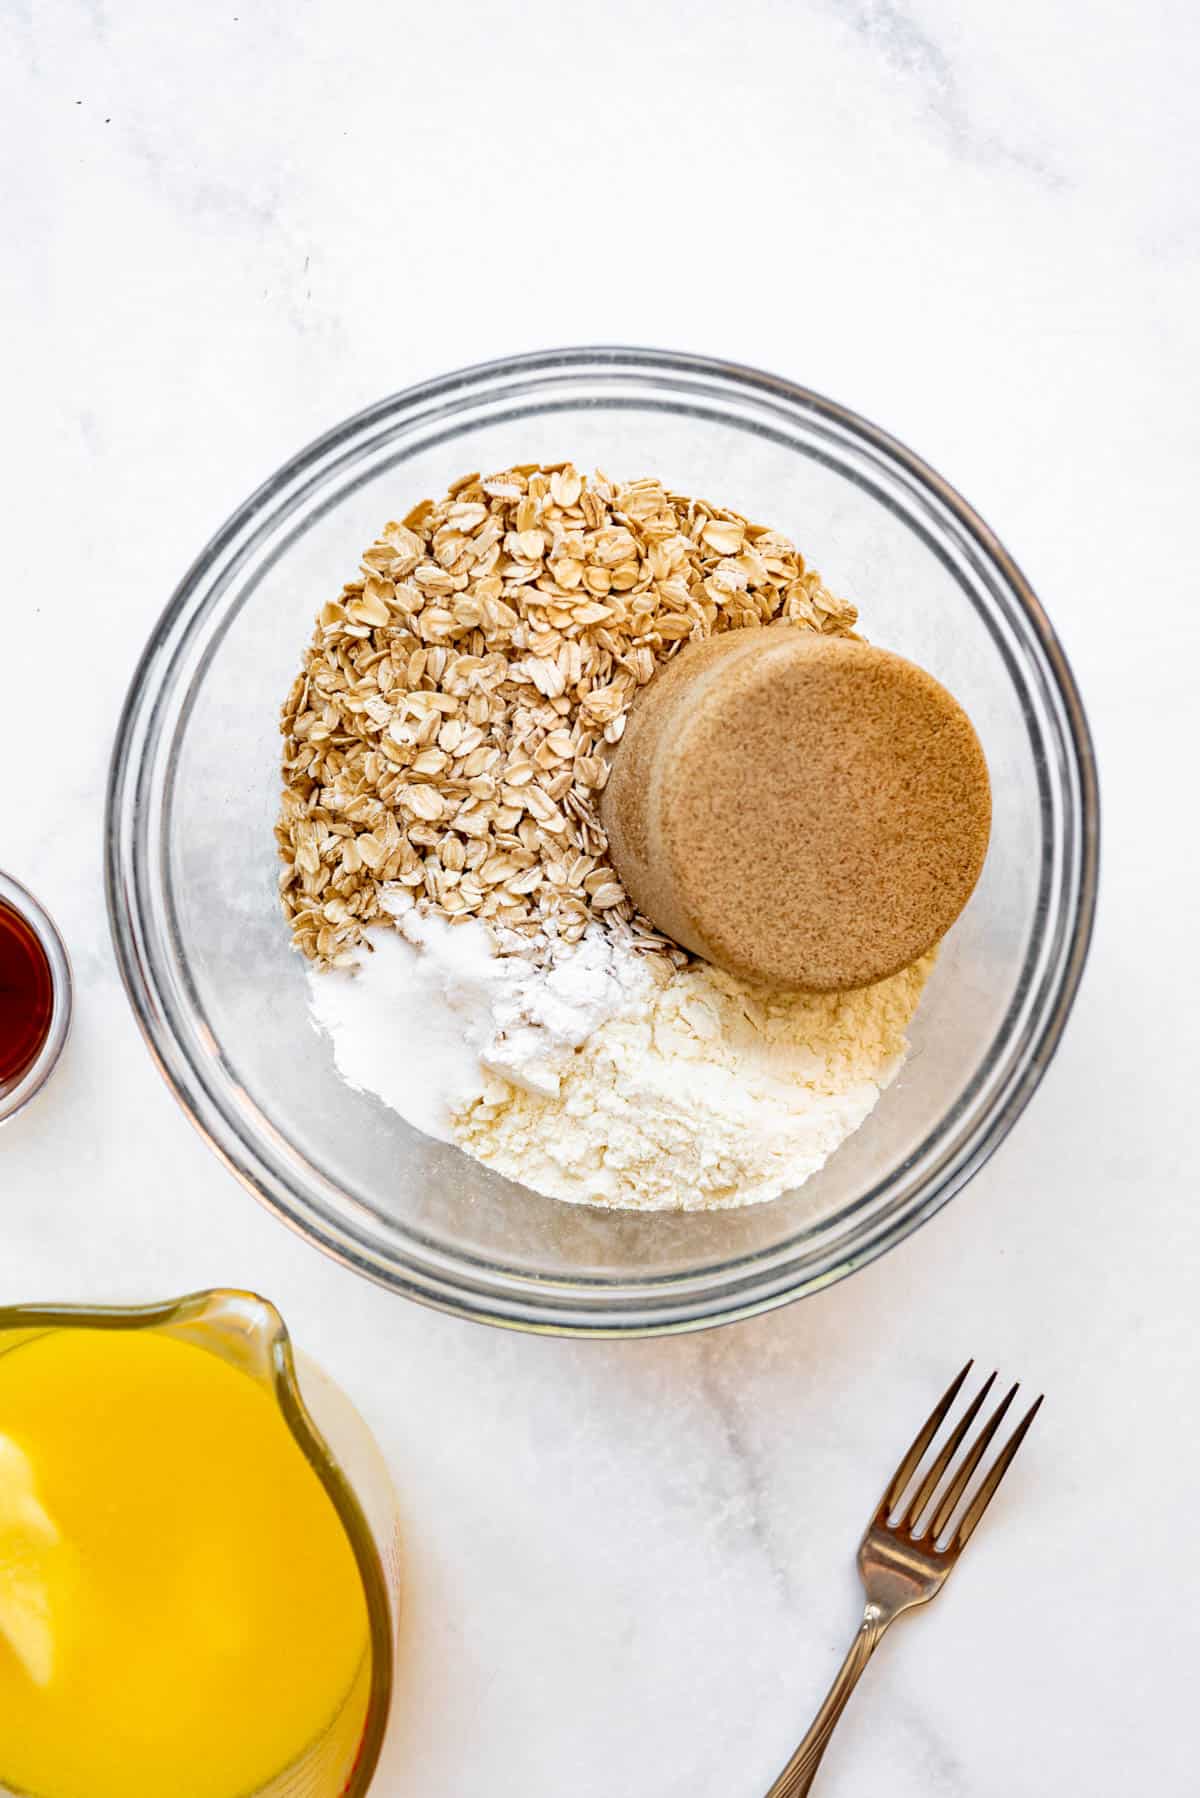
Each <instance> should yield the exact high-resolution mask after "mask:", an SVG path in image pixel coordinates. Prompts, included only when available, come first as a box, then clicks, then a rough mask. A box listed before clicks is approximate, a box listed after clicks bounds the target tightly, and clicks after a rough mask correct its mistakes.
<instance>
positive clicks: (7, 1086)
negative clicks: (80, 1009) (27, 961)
mask: <svg viewBox="0 0 1200 1798" xmlns="http://www.w3.org/2000/svg"><path fill="white" fill-rule="evenodd" d="M0 905H6V906H8V908H9V910H10V911H14V912H15V913H16V914H17V916H18V917H19V918H21V919H22V920H23V921H24V923H26V924H27V925H28V926H29V928H30V930H31V931H32V932H33V935H34V936H35V937H36V939H37V941H38V943H39V945H40V947H41V950H42V954H43V955H44V956H45V957H46V962H47V965H48V966H49V969H50V989H51V994H52V998H51V1006H50V1025H49V1028H48V1029H47V1031H46V1035H45V1039H44V1040H43V1042H42V1046H41V1048H40V1049H39V1050H38V1052H37V1054H36V1055H35V1056H34V1058H33V1060H32V1061H31V1062H30V1064H29V1066H28V1067H27V1068H26V1069H25V1071H24V1073H22V1074H20V1075H18V1076H17V1078H16V1079H13V1080H9V1081H7V1082H0V1124H4V1123H7V1121H8V1119H9V1118H11V1117H15V1116H16V1114H17V1112H18V1111H20V1109H21V1107H22V1106H23V1105H27V1104H28V1103H29V1101H30V1099H32V1098H33V1095H34V1094H35V1093H37V1092H40V1091H41V1089H42V1087H43V1086H45V1084H46V1082H47V1080H49V1078H50V1076H51V1074H52V1073H53V1072H54V1068H55V1064H56V1063H57V1061H58V1058H59V1056H60V1055H61V1054H62V1052H63V1044H64V1043H65V1042H66V1040H67V1035H68V1032H69V1031H70V1028H71V1005H72V988H71V963H70V959H69V958H68V955H67V951H66V948H65V946H64V944H63V940H62V938H61V937H60V936H59V934H58V930H57V928H56V926H55V923H54V920H53V918H52V917H51V916H50V914H49V912H48V911H46V910H45V909H44V907H43V906H41V905H39V904H38V901H37V900H36V899H35V898H34V896H33V894H32V893H31V892H29V891H28V889H27V888H25V887H23V886H22V885H21V883H20V881H18V880H14V879H13V878H12V876H11V875H10V874H5V873H2V872H0Z"/></svg>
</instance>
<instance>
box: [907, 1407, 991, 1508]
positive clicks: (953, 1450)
mask: <svg viewBox="0 0 1200 1798" xmlns="http://www.w3.org/2000/svg"><path fill="white" fill-rule="evenodd" d="M995 1383H996V1376H995V1374H994V1373H991V1374H989V1375H988V1377H987V1379H986V1380H985V1381H984V1383H983V1385H982V1386H981V1387H980V1389H979V1395H978V1397H977V1398H975V1399H974V1400H973V1401H972V1403H971V1404H970V1405H968V1407H967V1409H966V1410H965V1411H964V1412H963V1414H962V1417H961V1418H960V1419H959V1421H958V1423H957V1424H955V1426H954V1429H953V1431H952V1432H951V1435H950V1439H949V1441H948V1442H947V1443H946V1446H945V1448H943V1449H942V1451H941V1453H940V1454H939V1455H938V1458H937V1460H936V1461H935V1462H934V1464H933V1466H932V1467H931V1468H930V1469H929V1472H928V1473H927V1474H926V1475H925V1478H924V1479H923V1480H922V1481H921V1485H920V1488H919V1489H918V1491H917V1493H916V1495H915V1497H914V1498H913V1501H912V1503H911V1504H910V1505H909V1506H908V1508H907V1510H906V1511H905V1513H904V1516H903V1517H902V1518H901V1519H900V1521H899V1524H898V1525H897V1527H898V1528H903V1529H910V1530H912V1529H915V1528H916V1526H917V1524H918V1523H919V1522H920V1519H921V1513H922V1512H923V1511H924V1509H925V1507H926V1505H927V1504H928V1503H929V1501H930V1499H931V1498H932V1497H933V1495H934V1493H935V1492H936V1491H937V1489H938V1487H939V1486H940V1485H941V1483H942V1476H943V1474H944V1473H945V1471H946V1469H947V1467H949V1465H950V1463H951V1461H953V1459H954V1457H955V1455H956V1454H957V1453H958V1451H959V1448H960V1446H961V1445H962V1441H963V1438H964V1437H965V1435H966V1433H967V1431H968V1430H969V1429H970V1427H971V1425H972V1424H973V1423H974V1421H975V1419H976V1418H977V1417H978V1416H979V1412H980V1408H981V1406H982V1405H983V1401H984V1399H985V1398H986V1397H987V1395H988V1393H989V1392H990V1391H991V1390H992V1387H993V1386H994V1385H995Z"/></svg>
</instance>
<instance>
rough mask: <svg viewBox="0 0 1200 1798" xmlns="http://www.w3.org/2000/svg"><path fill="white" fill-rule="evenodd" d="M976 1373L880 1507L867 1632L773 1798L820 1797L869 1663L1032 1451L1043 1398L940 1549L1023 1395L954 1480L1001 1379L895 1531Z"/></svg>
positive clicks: (984, 1432)
mask: <svg viewBox="0 0 1200 1798" xmlns="http://www.w3.org/2000/svg"><path fill="white" fill-rule="evenodd" d="M973 1365H974V1363H973V1362H971V1361H968V1362H967V1365H966V1366H965V1367H964V1368H963V1370H962V1372H961V1373H960V1374H959V1376H958V1378H957V1379H956V1380H955V1381H954V1382H953V1383H952V1385H951V1387H950V1389H949V1391H948V1392H946V1393H945V1395H944V1396H943V1397H942V1398H941V1399H939V1401H938V1403H937V1404H936V1405H935V1406H934V1408H933V1410H932V1412H931V1413H930V1415H929V1417H928V1418H927V1419H926V1421H925V1423H924V1424H923V1425H922V1427H921V1429H920V1431H919V1432H918V1434H917V1438H916V1440H915V1442H914V1443H913V1445H912V1447H911V1448H910V1449H909V1451H908V1453H907V1454H906V1455H905V1457H904V1459H903V1460H902V1461H901V1463H900V1465H899V1467H897V1469H896V1472H895V1474H894V1475H893V1477H892V1481H891V1484H890V1485H889V1486H888V1489H887V1491H886V1492H885V1493H884V1495H883V1498H882V1500H881V1501H880V1505H879V1509H878V1510H877V1511H876V1513H875V1515H874V1516H873V1517H872V1519H871V1521H870V1523H869V1524H868V1525H867V1532H866V1535H865V1536H864V1537H863V1539H862V1542H861V1543H860V1545H859V1550H858V1571H859V1575H860V1577H861V1579H862V1583H863V1586H864V1588H865V1590H866V1594H867V1608H866V1612H865V1614H864V1616H863V1620H862V1625H861V1627H860V1628H859V1632H858V1634H857V1636H855V1638H854V1642H853V1644H852V1645H851V1648H850V1652H849V1654H848V1655H847V1656H846V1658H845V1660H844V1661H843V1662H842V1667H841V1671H840V1673H839V1674H838V1676H837V1678H836V1679H835V1680H834V1682H833V1684H832V1686H831V1687H830V1688H829V1696H828V1697H827V1698H826V1700H825V1702H824V1704H823V1705H822V1706H821V1708H820V1710H819V1711H818V1712H817V1714H816V1717H815V1718H814V1719H813V1723H812V1727H811V1729H810V1730H809V1732H808V1734H807V1735H806V1736H805V1738H804V1740H803V1741H802V1742H801V1744H800V1746H799V1748H797V1750H796V1752H795V1754H793V1756H792V1758H791V1760H790V1761H789V1762H788V1764H787V1766H786V1767H785V1768H784V1769H783V1772H782V1773H781V1774H780V1775H779V1778H778V1779H777V1780H776V1781H775V1783H774V1785H773V1786H772V1787H771V1789H770V1791H769V1792H768V1793H767V1798H801V1794H802V1793H804V1792H807V1791H810V1790H811V1788H812V1783H813V1780H814V1779H815V1778H816V1774H817V1768H818V1766H819V1765H820V1763H821V1756H822V1755H823V1754H824V1752H825V1750H826V1748H827V1747H828V1746H829V1738H830V1736H831V1735H832V1734H833V1730H834V1725H835V1724H836V1723H837V1720H838V1718H839V1717H840V1716H841V1714H842V1712H843V1711H844V1710H845V1708H846V1701H847V1699H848V1698H849V1697H850V1694H851V1692H852V1691H853V1690H854V1688H855V1686H856V1685H857V1684H858V1681H859V1678H860V1676H861V1674H862V1671H863V1669H864V1668H865V1666H866V1664H867V1662H868V1661H869V1660H870V1658H871V1656H872V1655H873V1654H874V1652H875V1650H876V1649H877V1648H878V1646H879V1644H880V1641H881V1640H882V1638H883V1634H884V1631H885V1630H887V1629H889V1628H890V1626H891V1625H892V1624H893V1623H894V1622H895V1621H896V1619H897V1617H899V1616H900V1614H901V1612H903V1611H911V1610H912V1609H913V1608H914V1606H916V1605H919V1604H928V1603H929V1600H930V1599H931V1598H936V1597H937V1595H938V1593H939V1592H940V1591H941V1589H942V1587H943V1586H944V1585H945V1583H946V1581H947V1579H948V1578H949V1577H950V1571H951V1569H952V1568H953V1567H954V1566H956V1564H957V1562H958V1557H959V1555H960V1554H961V1553H962V1551H963V1549H964V1548H965V1547H966V1546H967V1543H968V1542H969V1541H970V1540H971V1537H972V1535H973V1534H974V1531H975V1526H976V1524H977V1523H978V1522H979V1519H980V1518H981V1517H982V1516H983V1513H984V1512H985V1511H986V1510H987V1508H988V1505H989V1504H990V1503H991V1501H992V1499H993V1497H994V1496H995V1493H996V1488H997V1486H998V1485H999V1484H1000V1481H1001V1480H1002V1479H1003V1478H1004V1475H1005V1474H1006V1473H1007V1471H1008V1468H1009V1465H1010V1463H1011V1461H1012V1458H1013V1456H1014V1455H1015V1454H1016V1452H1017V1450H1018V1449H1019V1448H1020V1446H1021V1443H1022V1442H1023V1441H1024V1439H1025V1433H1026V1431H1027V1430H1028V1428H1029V1426H1030V1424H1031V1423H1032V1422H1033V1420H1034V1418H1035V1417H1036V1416H1037V1413H1038V1407H1039V1406H1040V1405H1041V1402H1042V1400H1041V1399H1040V1398H1039V1399H1037V1400H1036V1402H1035V1403H1034V1404H1033V1405H1031V1406H1030V1408H1029V1410H1028V1411H1027V1412H1026V1413H1025V1415H1024V1417H1023V1418H1022V1419H1021V1421H1020V1423H1019V1424H1018V1425H1017V1427H1016V1429H1015V1430H1014V1431H1013V1433H1012V1435H1011V1436H1010V1437H1009V1439H1008V1441H1007V1442H1006V1443H1005V1445H1004V1447H1003V1448H1002V1449H1001V1450H1000V1453H999V1454H998V1455H997V1456H996V1459H995V1461H994V1462H993V1463H992V1465H991V1467H990V1468H989V1469H988V1472H987V1474H986V1476H985V1477H984V1479H983V1480H982V1482H981V1483H980V1486H979V1488H978V1490H977V1491H976V1493H975V1495H974V1497H973V1498H972V1499H971V1502H970V1504H969V1505H968V1506H967V1508H966V1510H965V1511H964V1513H963V1516H962V1520H961V1522H960V1523H959V1524H958V1525H957V1527H956V1528H955V1530H954V1532H953V1534H952V1535H950V1536H949V1537H948V1539H947V1540H946V1541H945V1543H944V1545H943V1546H941V1547H939V1546H938V1544H939V1541H940V1540H941V1538H942V1537H943V1536H945V1535H946V1531H947V1529H948V1527H949V1525H950V1522H951V1520H952V1519H953V1517H954V1514H955V1511H956V1510H957V1509H958V1506H959V1505H960V1503H961V1502H962V1499H963V1495H964V1494H965V1492H966V1490H967V1487H968V1486H969V1485H970V1483H971V1480H972V1478H973V1476H974V1474H975V1472H976V1470H977V1469H978V1467H979V1465H980V1463H981V1461H982V1460H983V1457H984V1455H985V1454H986V1453H987V1450H988V1445H989V1443H990V1442H991V1440H992V1438H993V1437H994V1436H995V1434H996V1431H997V1430H998V1429H999V1428H1000V1425H1001V1423H1002V1422H1003V1419H1004V1415H1005V1413H1006V1411H1007V1410H1008V1408H1009V1406H1010V1405H1011V1404H1012V1402H1013V1399H1014V1398H1015V1397H1016V1393H1017V1388H1016V1386H1015V1385H1014V1386H1013V1387H1011V1388H1010V1390H1009V1391H1008V1392H1007V1393H1006V1394H1005V1396H1004V1398H1003V1399H1001V1401H1000V1403H999V1404H998V1405H997V1407H996V1409H995V1410H994V1411H993V1412H992V1415H991V1416H990V1417H989V1418H988V1420H987V1422H986V1423H985V1424H984V1425H983V1427H982V1429H981V1430H980V1431H979V1434H978V1435H977V1436H976V1438H975V1440H974V1442H972V1444H971V1446H970V1448H968V1450H967V1452H966V1453H965V1454H964V1455H963V1457H962V1459H961V1461H960V1462H959V1463H958V1465H957V1466H956V1467H955V1468H954V1471H953V1472H951V1466H952V1463H953V1462H954V1458H955V1456H956V1455H957V1454H958V1451H959V1449H960V1448H961V1447H962V1445H963V1443H964V1442H965V1441H966V1438H967V1432H968V1431H969V1429H970V1428H971V1425H972V1424H973V1423H974V1421H975V1419H976V1418H977V1417H978V1415H979V1413H980V1411H981V1410H982V1408H983V1402H984V1400H985V1399H986V1398H987V1395H988V1393H989V1392H990V1391H991V1389H992V1386H993V1385H994V1383H995V1379H996V1376H995V1374H992V1375H991V1377H990V1378H989V1379H988V1380H987V1381H985V1383H984V1385H983V1387H982V1389H981V1390H980V1392H979V1393H978V1395H977V1396H976V1398H975V1399H973V1400H972V1402H971V1404H970V1405H969V1406H968V1407H967V1409H966V1411H965V1412H964V1414H963V1416H962V1417H961V1418H960V1419H959V1421H958V1423H956V1424H955V1426H954V1428H953V1430H952V1431H951V1432H950V1435H949V1437H948V1439H947V1441H946V1445H945V1447H944V1448H942V1449H941V1450H940V1451H939V1452H938V1454H937V1456H936V1457H935V1459H934V1461H933V1462H932V1464H931V1466H930V1468H929V1471H928V1473H926V1474H925V1476H924V1477H923V1479H922V1480H921V1483H920V1485H919V1486H918V1487H917V1489H916V1491H915V1492H914V1493H913V1496H912V1498H911V1500H910V1501H909V1503H908V1504H907V1505H905V1507H904V1510H903V1512H902V1513H901V1514H900V1515H898V1516H896V1517H895V1521H894V1522H893V1521H890V1519H892V1517H893V1514H894V1513H895V1512H896V1509H897V1506H898V1505H899V1504H900V1501H901V1499H902V1498H903V1497H904V1495H905V1493H906V1492H907V1490H908V1487H909V1483H910V1481H911V1480H912V1478H913V1476H914V1474H915V1473H916V1471H917V1469H918V1467H919V1466H920V1464H921V1461H922V1460H923V1459H924V1456H925V1454H926V1451H927V1450H928V1449H929V1447H930V1445H931V1443H932V1442H933V1439H934V1437H935V1436H936V1435H937V1433H938V1431H939V1430H940V1429H941V1427H942V1425H943V1423H944V1422H945V1421H946V1418H947V1416H948V1415H949V1412H950V1407H951V1406H952V1405H953V1403H954V1401H955V1399H956V1398H957V1397H958V1394H959V1392H960V1391H961V1389H962V1386H963V1382H964V1381H965V1380H966V1377H967V1375H968V1374H969V1373H970V1371H971V1368H972V1366H973ZM935 1506H936V1508H935Z"/></svg>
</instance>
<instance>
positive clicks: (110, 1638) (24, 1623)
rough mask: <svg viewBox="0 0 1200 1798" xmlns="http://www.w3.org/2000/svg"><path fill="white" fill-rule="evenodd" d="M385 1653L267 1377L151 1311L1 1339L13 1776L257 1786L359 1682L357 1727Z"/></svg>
mask: <svg viewBox="0 0 1200 1798" xmlns="http://www.w3.org/2000/svg"><path fill="white" fill-rule="evenodd" d="M368 1673H369V1654H368V1630H367V1613H366V1602H365V1599H364V1597H363V1591H362V1584H361V1581H360V1578H359V1574H358V1570H357V1567H356V1564H355V1561H354V1557H353V1554H352V1552H351V1549H350V1546H349V1543H348V1542H347V1540H346V1537H345V1534H344V1532H343V1530H342V1526H341V1523H340V1521H339V1519H338V1516H337V1513H336V1511H335V1510H334V1508H333V1505H332V1503H331V1501H330V1499H329V1497H328V1495H327V1493H326V1492H325V1489H324V1487H323V1486H322V1485H321V1483H320V1481H319V1480H318V1479H317V1476H316V1475H315V1473H314V1472H313V1471H312V1468H311V1467H310V1466H309V1464H308V1462H307V1461H306V1460H305V1458H304V1456H303V1455H302V1454H301V1452H300V1450H299V1448H298V1447H297V1446H296V1443H295V1441H294V1440H293V1438H292V1435H291V1433H290V1431H289V1430H288V1428H287V1426H286V1425H285V1423H284V1421H283V1419H282V1418H281V1417H280V1415H279V1413H278V1411H277V1410H276V1407H275V1403H274V1400H273V1399H272V1397H271V1395H270V1394H269V1392H267V1391H266V1390H264V1389H263V1388H262V1387H260V1386H259V1385H258V1384H256V1382H255V1381H254V1380H253V1379H252V1378H251V1377H250V1376H249V1375H247V1374H244V1373H241V1372H239V1371H238V1370H237V1369H236V1368H233V1367H230V1366H228V1365H227V1364H226V1363H225V1362H223V1361H221V1360H219V1359H218V1357H217V1356H216V1355H215V1354H210V1353H208V1352H207V1351H206V1350H204V1349H202V1348H196V1347H193V1346H191V1345H190V1344H188V1343H184V1342H179V1341H177V1340H174V1339H171V1338H169V1337H166V1336H161V1335H157V1334H154V1333H152V1332H150V1331H148V1330H115V1331H114V1330H96V1329H64V1330H58V1331H54V1332H52V1333H50V1334H48V1335H45V1336H40V1337H38V1338H36V1339H35V1340H33V1341H31V1342H26V1343H24V1344H23V1345H22V1346H20V1347H18V1348H15V1349H12V1350H10V1351H9V1352H8V1353H7V1354H4V1353H0V1787H2V1786H5V1785H7V1786H10V1787H15V1788H16V1789H17V1790H18V1791H22V1792H28V1793H32V1794H36V1798H241V1795H242V1794H245V1793H250V1792H253V1791H255V1790H256V1789H257V1788H258V1787H260V1786H263V1785H266V1784H267V1783H268V1782H269V1781H270V1780H271V1779H272V1778H273V1777H274V1776H277V1775H278V1774H280V1773H282V1772H283V1770H284V1769H285V1768H287V1767H288V1766H290V1765H291V1764H292V1763H293V1762H295V1761H296V1760H298V1759H299V1758H300V1757H301V1756H302V1755H303V1754H304V1752H305V1750H306V1749H307V1748H309V1747H310V1745H311V1744H312V1743H313V1742H314V1741H316V1740H318V1739H319V1738H320V1737H321V1736H322V1734H323V1733H324V1731H325V1730H326V1729H327V1728H328V1727H329V1725H330V1724H331V1723H332V1722H333V1719H334V1718H335V1716H337V1715H338V1714H339V1713H342V1712H343V1711H344V1709H345V1707H346V1705H347V1703H348V1702H349V1701H351V1697H352V1694H353V1699H352V1702H353V1703H354V1704H355V1705H356V1706H357V1707H358V1710H359V1712H360V1716H359V1717H358V1719H357V1720H356V1721H355V1722H354V1727H355V1728H356V1729H357V1728H360V1727H361V1718H362V1715H365V1710H366V1696H367V1685H368ZM339 1733H341V1732H340V1730H339Z"/></svg>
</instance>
